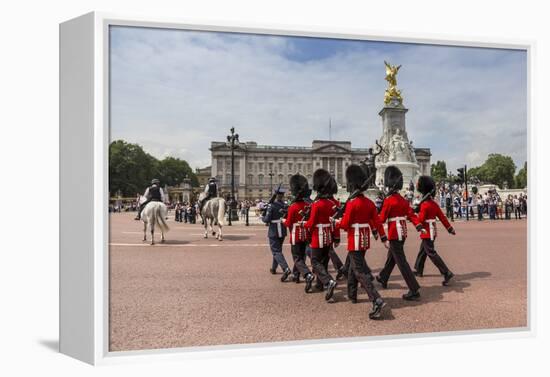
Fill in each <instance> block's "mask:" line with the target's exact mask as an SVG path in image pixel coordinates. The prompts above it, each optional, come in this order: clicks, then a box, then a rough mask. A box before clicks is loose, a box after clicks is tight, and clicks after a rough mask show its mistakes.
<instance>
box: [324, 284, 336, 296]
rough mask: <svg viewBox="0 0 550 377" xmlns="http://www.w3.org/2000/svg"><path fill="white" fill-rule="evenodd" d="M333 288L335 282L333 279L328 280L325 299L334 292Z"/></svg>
mask: <svg viewBox="0 0 550 377" xmlns="http://www.w3.org/2000/svg"><path fill="white" fill-rule="evenodd" d="M334 288H336V282H335V281H334V280H331V281H329V283H328V285H327V293H326V294H325V301H328V300H330V299H331V298H332V295H333V294H334Z"/></svg>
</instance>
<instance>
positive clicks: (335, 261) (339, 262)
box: [328, 246, 344, 271]
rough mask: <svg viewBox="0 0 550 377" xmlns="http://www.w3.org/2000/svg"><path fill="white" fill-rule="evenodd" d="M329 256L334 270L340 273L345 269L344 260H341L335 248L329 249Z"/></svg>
mask: <svg viewBox="0 0 550 377" xmlns="http://www.w3.org/2000/svg"><path fill="white" fill-rule="evenodd" d="M328 255H329V257H330V261H331V262H332V265H333V266H334V269H335V270H336V271H338V270H339V269H341V268H342V267H344V264H343V263H342V260H341V259H340V257H339V256H338V254H336V250H334V247H332V246H331V247H330V248H329V250H328Z"/></svg>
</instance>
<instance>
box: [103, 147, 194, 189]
mask: <svg viewBox="0 0 550 377" xmlns="http://www.w3.org/2000/svg"><path fill="white" fill-rule="evenodd" d="M186 175H187V176H189V178H190V179H191V184H192V185H193V186H198V179H197V176H196V175H195V173H193V170H192V169H191V167H190V166H189V164H188V163H187V162H186V161H184V160H180V159H178V158H173V157H166V158H165V159H164V160H162V161H159V160H157V159H156V158H155V157H153V156H151V155H150V154H148V153H146V152H145V151H144V150H143V148H142V147H141V146H140V145H138V144H131V143H127V142H125V141H123V140H115V141H113V142H111V144H110V146H109V192H110V194H111V195H112V196H114V195H116V194H117V193H118V192H119V191H120V193H121V194H122V196H126V197H128V196H134V195H136V193H143V191H144V190H145V188H146V187H147V186H149V185H150V184H151V179H153V178H158V179H160V182H161V185H163V186H164V185H168V186H175V185H178V184H180V183H181V182H182V180H183V178H185V176H186Z"/></svg>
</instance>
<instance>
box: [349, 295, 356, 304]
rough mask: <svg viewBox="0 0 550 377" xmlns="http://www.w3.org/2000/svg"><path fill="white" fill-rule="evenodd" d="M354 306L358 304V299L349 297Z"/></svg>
mask: <svg viewBox="0 0 550 377" xmlns="http://www.w3.org/2000/svg"><path fill="white" fill-rule="evenodd" d="M348 298H349V301H350V302H351V303H352V304H357V297H348Z"/></svg>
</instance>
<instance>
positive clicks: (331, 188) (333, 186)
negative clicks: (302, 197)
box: [327, 175, 338, 195]
mask: <svg viewBox="0 0 550 377" xmlns="http://www.w3.org/2000/svg"><path fill="white" fill-rule="evenodd" d="M337 193H338V184H337V183H336V179H334V177H333V176H332V175H331V176H330V182H329V184H328V189H327V194H329V195H336V194H337Z"/></svg>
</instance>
